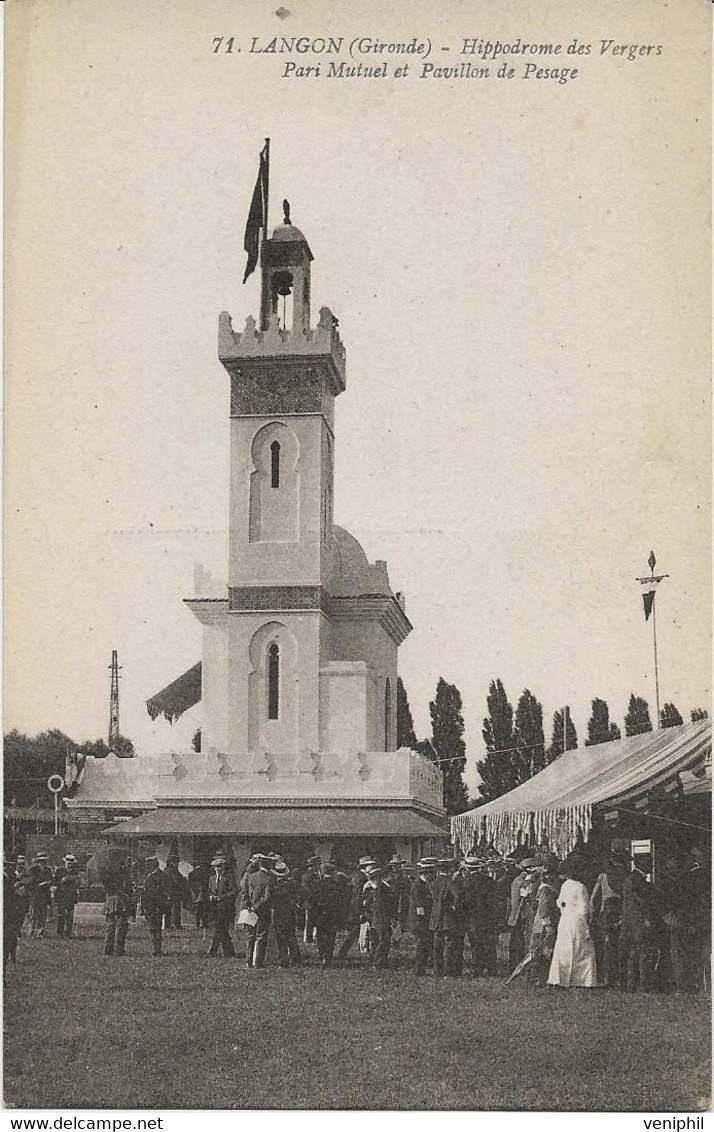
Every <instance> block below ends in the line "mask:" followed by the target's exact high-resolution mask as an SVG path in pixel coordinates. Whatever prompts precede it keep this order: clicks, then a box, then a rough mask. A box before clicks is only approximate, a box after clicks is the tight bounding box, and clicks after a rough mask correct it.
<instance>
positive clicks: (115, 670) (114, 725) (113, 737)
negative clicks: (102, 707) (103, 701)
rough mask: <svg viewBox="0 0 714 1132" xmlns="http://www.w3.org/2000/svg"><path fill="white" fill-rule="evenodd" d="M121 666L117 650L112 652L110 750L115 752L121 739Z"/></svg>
mask: <svg viewBox="0 0 714 1132" xmlns="http://www.w3.org/2000/svg"><path fill="white" fill-rule="evenodd" d="M120 669H121V665H120V664H119V660H118V657H117V650H116V649H113V651H112V663H111V664H110V666H109V670H110V672H111V674H112V675H111V685H110V689H109V750H110V751H114V750H115V747H116V745H117V739H118V738H119V735H120V731H119V671H120Z"/></svg>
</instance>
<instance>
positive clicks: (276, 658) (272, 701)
mask: <svg viewBox="0 0 714 1132" xmlns="http://www.w3.org/2000/svg"><path fill="white" fill-rule="evenodd" d="M279 711H280V649H279V648H278V646H277V645H276V644H275V642H274V641H273V643H272V645H269V646H268V719H277V718H278V714H279Z"/></svg>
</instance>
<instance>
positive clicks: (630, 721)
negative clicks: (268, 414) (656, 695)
mask: <svg viewBox="0 0 714 1132" xmlns="http://www.w3.org/2000/svg"><path fill="white" fill-rule="evenodd" d="M651 730H652V720H651V719H650V709H649V704H648V703H647V700H643V699H642V697H641V696H636V695H634V693H633V694H632V695H631V696H630V702H629V704H628V707H627V715H626V716H625V735H642V734H644V733H645V732H646V731H651Z"/></svg>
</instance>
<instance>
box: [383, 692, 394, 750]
mask: <svg viewBox="0 0 714 1132" xmlns="http://www.w3.org/2000/svg"><path fill="white" fill-rule="evenodd" d="M391 724H392V685H391V683H390V680H389V677H387V682H386V684H385V685H384V749H385V751H388V750H389V737H390V734H391V730H392V727H391Z"/></svg>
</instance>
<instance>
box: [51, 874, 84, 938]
mask: <svg viewBox="0 0 714 1132" xmlns="http://www.w3.org/2000/svg"><path fill="white" fill-rule="evenodd" d="M52 888H53V891H54V896H55V908H56V909H57V935H58V936H59V937H60V938H62V937H64V938H65V939H70V937H71V935H72V928H73V925H74V907H75V904H76V903H77V901H78V900H79V873H78V871H77V858H76V857H75V855H74V853H66V854H65V856H64V858H63V861H62V864H61V865H60V866H59V868H58V869H56V870H55V875H54V877H53V878H52Z"/></svg>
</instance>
